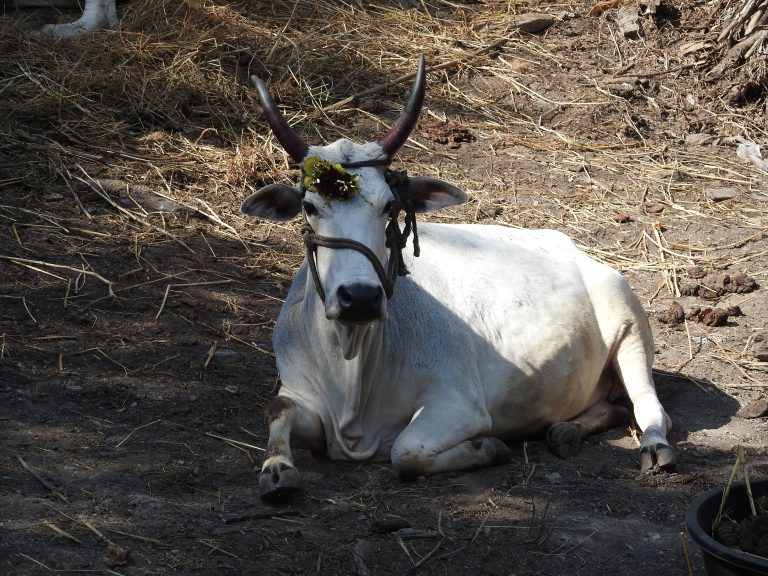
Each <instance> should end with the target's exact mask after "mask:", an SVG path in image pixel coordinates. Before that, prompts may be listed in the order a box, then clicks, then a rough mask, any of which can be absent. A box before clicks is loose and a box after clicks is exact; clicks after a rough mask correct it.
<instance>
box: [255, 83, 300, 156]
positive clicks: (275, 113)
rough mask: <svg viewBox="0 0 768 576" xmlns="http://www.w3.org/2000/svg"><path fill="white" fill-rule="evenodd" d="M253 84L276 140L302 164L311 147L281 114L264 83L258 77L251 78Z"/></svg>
mask: <svg viewBox="0 0 768 576" xmlns="http://www.w3.org/2000/svg"><path fill="white" fill-rule="evenodd" d="M251 82H253V85H254V86H256V90H258V91H259V98H261V106H262V108H264V115H265V116H266V117H267V122H269V127H270V128H272V132H273V133H274V134H275V138H277V141H278V142H280V144H281V145H282V146H283V148H284V149H285V151H286V152H288V154H290V156H291V158H293V159H294V160H295V161H296V162H301V161H302V160H304V157H305V156H306V155H307V150H309V146H307V143H306V142H304V140H302V138H301V136H299V135H298V134H297V133H296V131H295V130H294V129H293V128H291V127H290V125H289V124H288V122H287V121H286V120H285V117H284V116H283V113H282V112H280V110H279V109H278V107H277V104H275V101H274V100H273V99H272V96H270V94H269V92H268V91H267V86H266V85H265V84H264V81H263V80H262V79H261V78H259V77H258V76H251Z"/></svg>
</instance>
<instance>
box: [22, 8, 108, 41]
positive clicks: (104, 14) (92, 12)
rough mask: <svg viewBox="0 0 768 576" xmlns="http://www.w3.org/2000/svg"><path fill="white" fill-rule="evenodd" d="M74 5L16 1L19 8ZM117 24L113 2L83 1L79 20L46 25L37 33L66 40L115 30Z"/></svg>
mask: <svg viewBox="0 0 768 576" xmlns="http://www.w3.org/2000/svg"><path fill="white" fill-rule="evenodd" d="M76 4H77V3H76V2H75V1H73V0H16V6H18V7H19V8H42V7H48V6H74V5H76ZM117 24H118V19H117V8H116V7H115V0H85V7H84V8H83V15H82V16H81V17H80V18H79V19H77V20H75V21H74V22H67V23H62V24H48V25H46V26H43V28H42V29H41V30H40V32H39V33H40V34H44V35H46V34H47V35H51V36H55V37H57V38H67V37H70V36H76V35H78V34H82V33H83V32H90V31H92V30H101V29H103V28H117Z"/></svg>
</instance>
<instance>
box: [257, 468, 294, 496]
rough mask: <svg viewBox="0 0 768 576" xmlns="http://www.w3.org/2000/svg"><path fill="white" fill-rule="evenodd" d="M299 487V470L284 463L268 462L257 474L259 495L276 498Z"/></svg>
mask: <svg viewBox="0 0 768 576" xmlns="http://www.w3.org/2000/svg"><path fill="white" fill-rule="evenodd" d="M298 488H299V471H298V470H296V468H294V467H293V466H291V465H289V464H285V463H275V464H268V465H266V466H264V468H263V469H262V470H261V475H260V476H259V496H261V497H262V498H263V499H264V500H276V499H279V498H282V497H284V496H286V495H288V494H291V493H293V492H295V491H296V490H298Z"/></svg>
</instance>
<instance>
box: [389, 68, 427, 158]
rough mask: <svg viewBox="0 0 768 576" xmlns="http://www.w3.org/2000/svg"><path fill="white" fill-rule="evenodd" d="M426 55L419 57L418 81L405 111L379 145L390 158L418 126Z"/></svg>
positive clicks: (422, 96) (414, 82)
mask: <svg viewBox="0 0 768 576" xmlns="http://www.w3.org/2000/svg"><path fill="white" fill-rule="evenodd" d="M424 68H425V67H424V54H422V55H421V56H420V57H419V68H418V70H417V71H416V79H415V80H414V81H413V87H412V88H411V97H410V98H408V104H406V106H405V110H403V113H402V114H401V115H400V118H398V120H397V122H395V123H394V124H393V126H392V128H390V129H389V132H387V133H386V134H385V135H384V136H383V137H382V138H380V139H379V141H378V142H379V145H380V146H381V147H382V148H383V149H384V152H385V153H386V154H387V156H388V157H392V156H393V155H394V154H395V152H397V151H398V150H399V149H400V147H401V146H402V145H403V144H405V141H406V140H408V135H409V134H410V133H411V130H413V128H414V127H415V126H416V121H417V120H418V119H419V112H421V105H422V104H423V103H424V88H425V86H426V76H427V75H426V74H425V73H424Z"/></svg>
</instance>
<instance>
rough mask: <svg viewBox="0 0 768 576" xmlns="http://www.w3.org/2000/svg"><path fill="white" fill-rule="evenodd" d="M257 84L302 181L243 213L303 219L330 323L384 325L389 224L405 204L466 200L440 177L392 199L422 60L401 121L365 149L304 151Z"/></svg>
mask: <svg viewBox="0 0 768 576" xmlns="http://www.w3.org/2000/svg"><path fill="white" fill-rule="evenodd" d="M252 79H253V81H254V83H255V85H256V88H257V89H258V91H259V96H260V98H261V102H262V105H263V107H264V112H265V114H266V117H267V120H268V122H269V125H270V127H271V128H272V131H273V132H274V134H275V136H276V138H277V139H278V140H279V141H280V143H281V144H282V145H283V148H285V150H286V152H288V154H290V155H291V157H292V158H293V159H294V160H295V161H296V162H297V163H298V164H299V165H300V166H301V168H302V172H303V174H302V178H301V180H300V182H299V184H298V186H296V187H295V188H292V187H290V186H286V185H284V184H270V185H269V186H266V187H264V188H262V189H261V190H259V191H258V192H255V193H254V194H251V195H250V196H249V197H248V198H247V199H246V200H245V202H243V206H242V211H243V212H244V213H245V214H248V215H250V216H258V217H261V218H266V219H268V220H273V221H285V220H290V219H291V218H294V217H295V216H297V215H299V214H300V213H303V215H304V217H305V218H306V224H305V227H304V238H305V242H306V243H307V248H308V254H307V258H308V260H309V264H310V270H311V272H312V275H313V279H314V281H315V284H316V286H315V287H316V289H317V292H318V294H319V296H320V298H321V299H322V300H323V302H324V306H325V315H326V317H327V318H328V319H330V320H338V321H340V322H342V323H344V324H347V325H350V324H352V325H361V324H368V323H370V322H372V321H375V320H384V319H386V318H387V298H388V296H390V295H391V293H392V289H393V288H394V279H395V277H396V275H397V268H396V265H395V264H396V260H397V257H398V254H397V253H396V250H397V248H396V247H392V245H393V244H394V243H396V242H393V238H392V233H393V224H392V223H391V219H394V220H395V222H394V225H395V226H397V214H398V212H399V209H400V208H401V204H402V206H403V207H404V208H405V209H406V211H410V212H411V214H413V213H416V212H431V211H433V210H437V209H440V208H443V207H445V206H451V205H454V204H460V203H462V202H465V201H466V200H467V195H466V194H465V193H464V192H463V191H462V190H460V189H458V188H456V187H455V186H452V185H450V184H448V183H446V182H443V181H441V180H438V179H436V178H429V177H414V178H408V179H407V180H406V181H405V183H403V185H402V186H400V187H398V186H395V189H394V194H393V188H392V187H391V186H390V184H392V182H393V181H394V178H393V177H392V176H393V173H392V172H390V171H389V170H388V168H387V166H388V165H389V162H390V159H391V158H392V156H393V155H394V154H395V152H397V150H398V149H399V148H400V147H401V146H402V145H403V144H404V143H405V141H406V140H407V139H408V135H409V134H410V132H411V130H413V127H414V126H415V125H416V121H417V119H418V116H419V111H420V110H421V104H422V101H423V99H424V84H425V72H424V59H423V57H422V58H421V60H420V61H419V69H418V72H417V74H416V80H415V81H414V84H413V88H412V90H411V96H410V99H409V101H408V104H407V105H406V108H405V110H404V111H403V113H402V115H401V116H400V118H399V120H398V121H397V122H396V123H395V124H394V125H393V126H392V128H391V129H390V130H389V131H388V132H387V133H386V134H385V135H384V136H383V137H382V138H380V139H379V140H377V141H376V142H368V143H365V144H355V143H353V142H350V141H349V140H345V139H342V140H337V141H336V142H333V143H332V144H329V145H327V146H309V145H307V144H306V143H305V142H304V141H303V140H302V139H301V137H300V136H299V135H298V134H297V133H296V132H295V131H294V130H293V129H292V128H291V127H290V126H289V125H288V123H287V121H286V120H285V118H284V117H283V115H282V114H281V113H280V111H279V110H278V108H277V106H276V105H275V102H274V100H273V99H272V97H271V96H270V95H269V93H268V92H267V89H266V87H265V85H264V83H263V82H262V81H261V80H260V79H259V78H257V77H255V76H254V77H253V78H252ZM395 174H397V173H395ZM401 180H402V178H401ZM400 196H406V197H403V198H400ZM401 201H402V202H401ZM388 222H389V226H388ZM399 230H400V229H399V227H397V233H395V234H399ZM388 236H390V239H389V241H388V238H387V237H388ZM390 247H392V249H391V248H390ZM313 258H316V267H315V266H313ZM393 262H395V264H393ZM393 268H394V273H393V275H392V278H391V282H389V280H390V278H389V275H390V272H392V270H393ZM400 273H401V274H402V273H403V270H402V269H401V270H400Z"/></svg>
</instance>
